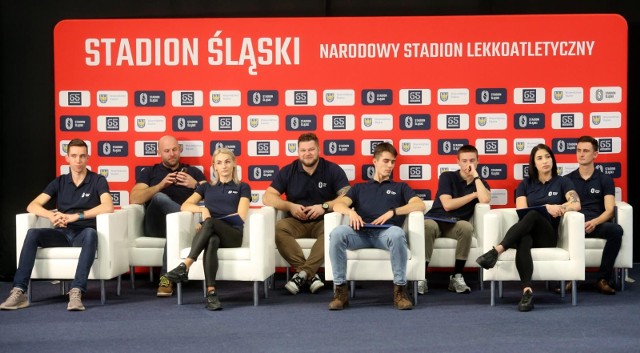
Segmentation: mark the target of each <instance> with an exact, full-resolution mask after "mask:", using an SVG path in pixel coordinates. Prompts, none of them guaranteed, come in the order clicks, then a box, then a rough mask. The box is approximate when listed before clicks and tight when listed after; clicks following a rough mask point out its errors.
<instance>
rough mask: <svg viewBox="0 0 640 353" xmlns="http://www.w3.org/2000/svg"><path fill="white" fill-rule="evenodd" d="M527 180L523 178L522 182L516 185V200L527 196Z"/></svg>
mask: <svg viewBox="0 0 640 353" xmlns="http://www.w3.org/2000/svg"><path fill="white" fill-rule="evenodd" d="M528 180H529V179H528V178H525V179H524V180H522V181H521V182H520V184H518V187H517V188H516V198H518V197H520V196H527V181H528Z"/></svg>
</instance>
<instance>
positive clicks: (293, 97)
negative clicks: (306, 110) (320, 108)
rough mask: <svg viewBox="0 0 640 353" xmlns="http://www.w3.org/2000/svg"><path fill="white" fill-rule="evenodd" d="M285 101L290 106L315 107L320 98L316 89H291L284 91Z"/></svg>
mask: <svg viewBox="0 0 640 353" xmlns="http://www.w3.org/2000/svg"><path fill="white" fill-rule="evenodd" d="M284 102H285V105H286V106H288V107H293V106H307V107H313V106H316V105H317V103H318V98H317V93H316V91H315V90H289V91H286V92H285V93H284Z"/></svg>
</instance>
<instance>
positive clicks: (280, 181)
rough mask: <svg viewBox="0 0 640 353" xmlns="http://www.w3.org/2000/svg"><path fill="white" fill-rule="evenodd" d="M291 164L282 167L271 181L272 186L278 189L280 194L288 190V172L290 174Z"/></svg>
mask: <svg viewBox="0 0 640 353" xmlns="http://www.w3.org/2000/svg"><path fill="white" fill-rule="evenodd" d="M290 166H291V165H290V164H289V165H286V166H284V167H283V168H282V169H280V170H279V171H278V172H277V173H276V175H275V176H274V177H273V180H272V181H271V185H270V186H271V187H272V188H274V189H276V191H278V192H279V193H280V194H285V193H286V192H287V187H286V185H287V174H289V169H290Z"/></svg>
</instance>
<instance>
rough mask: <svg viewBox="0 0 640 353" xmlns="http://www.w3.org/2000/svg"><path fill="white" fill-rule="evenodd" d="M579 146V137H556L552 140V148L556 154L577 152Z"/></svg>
mask: <svg viewBox="0 0 640 353" xmlns="http://www.w3.org/2000/svg"><path fill="white" fill-rule="evenodd" d="M577 146H578V139H577V138H554V139H552V140H551V150H552V151H553V153H554V154H575V153H576V147H577Z"/></svg>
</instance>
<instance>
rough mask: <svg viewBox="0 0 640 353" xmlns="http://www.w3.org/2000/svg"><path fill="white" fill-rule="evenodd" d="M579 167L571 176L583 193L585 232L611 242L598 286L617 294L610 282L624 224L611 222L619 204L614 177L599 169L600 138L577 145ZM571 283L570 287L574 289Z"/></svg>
mask: <svg viewBox="0 0 640 353" xmlns="http://www.w3.org/2000/svg"><path fill="white" fill-rule="evenodd" d="M576 154H577V158H578V164H579V165H580V166H579V167H578V169H576V170H574V171H573V172H571V173H569V175H567V176H568V177H569V178H570V179H571V181H572V182H573V185H574V186H575V187H576V192H577V193H578V195H579V196H580V200H581V202H582V208H581V209H580V212H582V213H584V220H585V222H584V233H585V237H586V238H602V239H605V240H606V241H607V242H606V244H605V246H604V250H603V251H602V259H601V261H600V271H599V273H598V279H597V281H596V288H597V289H598V291H599V292H600V293H602V294H616V290H615V289H613V288H611V286H610V285H609V281H610V280H611V277H612V275H613V264H614V263H615V261H616V257H618V252H619V251H620V246H621V245H622V235H623V230H622V227H621V226H620V225H619V224H617V223H613V222H611V220H612V219H613V216H614V208H615V206H616V199H615V194H616V190H615V186H614V184H613V179H612V178H611V177H610V176H608V175H606V174H604V173H602V172H601V171H599V170H598V169H596V168H595V164H594V160H595V159H596V157H597V156H598V140H596V139H595V138H593V137H591V136H582V137H580V138H579V139H578V145H577V146H576ZM571 289H572V288H571V282H569V283H568V284H567V287H566V290H571Z"/></svg>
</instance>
